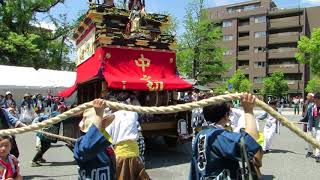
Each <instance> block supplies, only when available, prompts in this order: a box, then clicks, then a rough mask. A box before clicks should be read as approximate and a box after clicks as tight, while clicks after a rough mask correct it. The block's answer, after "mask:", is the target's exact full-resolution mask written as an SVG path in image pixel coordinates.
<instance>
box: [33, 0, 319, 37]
mask: <svg viewBox="0 0 320 180" xmlns="http://www.w3.org/2000/svg"><path fill="white" fill-rule="evenodd" d="M100 1H102V0H100ZM243 1H246V0H205V2H206V6H207V7H213V6H220V5H225V4H231V3H237V2H243ZM274 1H275V2H276V4H277V5H278V7H283V8H291V7H298V6H299V5H300V6H301V7H306V6H315V5H320V0H274ZM87 2H88V0H65V4H60V5H58V6H56V7H54V8H53V9H52V10H51V11H50V14H52V15H58V14H67V17H68V20H69V21H73V20H75V19H76V18H77V17H78V14H79V12H81V11H85V10H86V9H87V8H88V4H87ZM188 2H190V0H146V5H147V7H146V10H147V12H169V13H170V14H172V15H173V16H175V17H176V18H177V19H178V22H179V30H178V32H179V33H181V32H183V26H182V21H183V18H184V15H185V8H186V7H187V5H188ZM38 17H39V18H40V19H39V20H40V21H41V20H43V17H44V16H43V15H40V16H38Z"/></svg>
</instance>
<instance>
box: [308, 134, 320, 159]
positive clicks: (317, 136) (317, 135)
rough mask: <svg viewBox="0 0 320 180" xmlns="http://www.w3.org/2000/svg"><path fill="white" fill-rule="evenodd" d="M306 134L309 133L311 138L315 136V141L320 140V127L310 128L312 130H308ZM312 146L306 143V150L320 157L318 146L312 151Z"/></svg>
mask: <svg viewBox="0 0 320 180" xmlns="http://www.w3.org/2000/svg"><path fill="white" fill-rule="evenodd" d="M308 134H310V135H311V136H312V137H313V138H316V140H317V141H319V142H320V129H319V128H317V129H315V128H312V131H308ZM313 150H314V149H313V146H312V145H311V144H308V152H310V153H314V155H315V156H317V157H320V150H319V149H318V148H316V149H315V152H313Z"/></svg>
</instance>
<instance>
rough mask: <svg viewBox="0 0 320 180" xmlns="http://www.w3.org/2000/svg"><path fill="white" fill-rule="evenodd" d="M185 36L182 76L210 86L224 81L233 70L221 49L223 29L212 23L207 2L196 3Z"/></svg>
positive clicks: (181, 50) (191, 7) (181, 46)
mask: <svg viewBox="0 0 320 180" xmlns="http://www.w3.org/2000/svg"><path fill="white" fill-rule="evenodd" d="M184 27H185V32H184V34H183V35H182V36H181V37H180V38H179V41H178V50H177V65H178V69H179V71H180V73H182V74H183V75H187V76H189V77H192V78H194V79H195V80H197V83H198V84H207V83H211V82H215V81H218V80H220V78H221V75H222V74H223V73H224V72H225V71H226V70H227V68H228V67H229V66H228V64H227V63H225V62H223V61H222V60H223V52H224V49H223V48H221V47H220V46H219V42H220V41H221V38H222V32H221V26H219V25H218V24H216V23H213V22H212V20H210V19H209V14H208V11H207V10H206V9H205V8H204V0H193V1H192V2H191V3H190V4H189V6H188V8H187V13H186V16H185V19H184Z"/></svg>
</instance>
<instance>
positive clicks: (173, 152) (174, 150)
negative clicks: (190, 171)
mask: <svg viewBox="0 0 320 180" xmlns="http://www.w3.org/2000/svg"><path fill="white" fill-rule="evenodd" d="M191 153H192V149H191V142H188V143H185V144H178V145H177V146H176V147H168V146H167V145H166V144H165V143H164V141H163V139H159V138H157V139H153V140H152V141H149V142H148V144H147V145H146V153H145V159H146V162H145V167H146V169H153V168H161V167H168V166H173V165H180V164H185V163H189V162H190V160H191Z"/></svg>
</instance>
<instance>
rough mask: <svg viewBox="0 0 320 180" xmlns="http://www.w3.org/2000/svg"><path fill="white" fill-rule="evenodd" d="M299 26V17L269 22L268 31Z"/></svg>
mask: <svg viewBox="0 0 320 180" xmlns="http://www.w3.org/2000/svg"><path fill="white" fill-rule="evenodd" d="M299 26H301V24H300V18H299V16H294V17H285V18H277V19H270V20H269V29H283V28H291V27H299Z"/></svg>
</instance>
